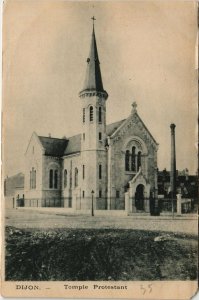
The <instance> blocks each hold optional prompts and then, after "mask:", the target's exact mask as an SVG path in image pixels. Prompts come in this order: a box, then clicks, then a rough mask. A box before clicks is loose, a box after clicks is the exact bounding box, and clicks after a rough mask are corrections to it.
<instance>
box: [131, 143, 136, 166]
mask: <svg viewBox="0 0 199 300" xmlns="http://www.w3.org/2000/svg"><path fill="white" fill-rule="evenodd" d="M135 163H136V158H135V146H133V147H132V160H131V170H132V171H135Z"/></svg>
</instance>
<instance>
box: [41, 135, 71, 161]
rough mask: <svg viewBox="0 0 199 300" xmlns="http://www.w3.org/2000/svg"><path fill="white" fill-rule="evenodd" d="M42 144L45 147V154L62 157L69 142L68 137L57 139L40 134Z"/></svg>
mask: <svg viewBox="0 0 199 300" xmlns="http://www.w3.org/2000/svg"><path fill="white" fill-rule="evenodd" d="M38 138H39V140H40V142H41V144H42V146H43V147H44V149H45V155H50V156H58V157H61V156H63V154H64V150H65V149H66V146H67V144H68V140H67V139H57V138H51V137H45V136H38Z"/></svg>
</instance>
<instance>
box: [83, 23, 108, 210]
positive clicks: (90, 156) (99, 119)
mask: <svg viewBox="0 0 199 300" xmlns="http://www.w3.org/2000/svg"><path fill="white" fill-rule="evenodd" d="M92 20H93V30H92V36H91V46H90V53H89V57H88V58H87V69H86V77H85V81H84V86H83V89H82V90H81V92H80V93H79V97H80V99H81V107H82V116H81V119H82V138H81V151H82V152H81V154H82V168H83V178H82V179H83V181H82V183H83V184H82V187H83V195H84V196H85V197H88V198H89V197H91V191H94V197H95V199H96V201H97V199H98V198H104V197H106V195H105V194H106V188H105V185H106V173H107V172H106V148H105V140H106V100H107V98H108V94H107V92H106V91H105V90H104V88H103V83H102V76H101V70H100V62H99V57H98V50H97V43H96V38H95V28H94V21H95V18H94V17H93V18H92ZM88 206H89V205H88ZM95 206H96V207H98V205H97V203H95ZM87 208H88V207H87Z"/></svg>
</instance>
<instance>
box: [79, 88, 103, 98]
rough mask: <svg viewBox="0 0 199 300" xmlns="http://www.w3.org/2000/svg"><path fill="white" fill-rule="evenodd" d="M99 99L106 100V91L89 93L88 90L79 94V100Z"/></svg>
mask: <svg viewBox="0 0 199 300" xmlns="http://www.w3.org/2000/svg"><path fill="white" fill-rule="evenodd" d="M95 96H96V97H99V98H104V99H105V100H106V99H107V98H108V93H107V92H106V91H103V92H99V91H89V90H84V91H81V92H80V93H79V97H80V98H85V97H95Z"/></svg>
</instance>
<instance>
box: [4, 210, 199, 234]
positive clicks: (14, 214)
mask: <svg viewBox="0 0 199 300" xmlns="http://www.w3.org/2000/svg"><path fill="white" fill-rule="evenodd" d="M197 223H198V220H197V216H196V217H194V218H193V217H192V218H191V216H190V217H189V216H188V215H187V216H186V217H176V218H174V219H172V218H171V217H163V216H161V217H151V216H143V217H135V216H119V217H118V216H94V217H92V216H89V215H75V214H74V215H70V214H66V213H65V212H64V210H63V214H56V212H54V211H53V210H52V212H48V211H42V209H41V210H38V211H34V210H23V209H22V210H21V209H7V210H6V212H5V225H7V226H14V227H17V228H38V229H47V228H81V229H83V228H86V229H88V228H93V229H94V228H113V229H136V230H137V229H139V230H149V231H150V230H152V231H165V232H176V233H187V234H194V235H197V233H198V226H197Z"/></svg>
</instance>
